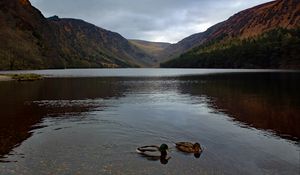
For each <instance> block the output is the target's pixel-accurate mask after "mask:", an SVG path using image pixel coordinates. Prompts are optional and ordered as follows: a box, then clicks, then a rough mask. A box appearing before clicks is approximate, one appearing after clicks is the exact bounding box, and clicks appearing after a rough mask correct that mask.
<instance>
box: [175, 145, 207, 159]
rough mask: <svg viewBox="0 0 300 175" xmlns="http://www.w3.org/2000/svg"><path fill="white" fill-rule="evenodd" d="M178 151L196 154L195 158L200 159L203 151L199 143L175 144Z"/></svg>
mask: <svg viewBox="0 0 300 175" xmlns="http://www.w3.org/2000/svg"><path fill="white" fill-rule="evenodd" d="M175 145H176V148H177V150H178V151H181V152H183V153H185V154H191V153H193V154H194V157H195V158H197V159H198V158H200V156H201V153H202V152H203V149H202V148H201V146H200V144H199V143H194V144H193V143H190V142H177V143H175Z"/></svg>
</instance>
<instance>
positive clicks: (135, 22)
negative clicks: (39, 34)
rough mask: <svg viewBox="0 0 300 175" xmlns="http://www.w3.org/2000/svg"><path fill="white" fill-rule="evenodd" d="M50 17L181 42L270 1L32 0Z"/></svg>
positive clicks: (131, 35) (127, 34)
mask: <svg viewBox="0 0 300 175" xmlns="http://www.w3.org/2000/svg"><path fill="white" fill-rule="evenodd" d="M30 1H31V3H32V4H33V5H34V6H35V7H37V8H38V9H39V10H41V11H42V13H43V14H44V15H45V16H46V17H49V16H53V15H58V16H59V17H61V18H78V19H83V20H85V21H87V22H90V23H93V24H95V25H97V26H99V27H102V28H105V29H108V30H111V31H114V32H118V33H120V34H121V35H123V36H124V37H125V38H128V39H142V40H149V41H163V42H172V43H174V42H177V41H179V40H181V39H183V38H185V37H187V36H189V35H191V34H194V33H198V32H202V31H205V30H206V29H207V28H208V27H210V26H212V25H214V24H216V23H218V22H221V21H224V20H226V19H228V18H229V17H230V16H232V15H233V14H235V13H237V12H239V11H241V10H244V9H247V8H249V7H253V6H255V5H258V4H262V3H264V2H268V1H270V0H30Z"/></svg>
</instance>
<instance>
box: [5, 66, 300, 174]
mask: <svg viewBox="0 0 300 175" xmlns="http://www.w3.org/2000/svg"><path fill="white" fill-rule="evenodd" d="M33 72H35V73H40V74H43V75H47V76H48V77H50V78H46V79H44V80H41V81H35V82H14V81H11V82H0V106H1V110H0V174H5V175H9V174H26V175H27V174H37V175H40V174H299V172H300V165H299V164H300V156H299V154H300V152H299V139H300V129H299V126H300V115H299V114H300V93H299V90H300V73H299V72H293V71H292V72H285V71H275V72H274V71H266V70H259V71H257V70H256V71H254V70H252V71H248V70H234V71H233V70H197V69H195V70H174V69H169V70H168V69H121V70H97V69H93V70H59V71H57V70H44V71H33ZM207 73H208V74H207ZM177 141H191V142H196V141H197V142H200V143H201V145H202V146H203V147H204V152H203V153H202V155H201V156H200V158H198V159H197V158H195V157H194V156H193V155H187V154H182V153H180V152H178V151H176V149H174V146H173V142H177ZM161 143H167V144H168V145H169V147H171V149H170V151H169V154H170V156H171V159H170V160H169V162H168V163H167V164H166V165H163V164H161V163H160V161H150V160H147V159H146V158H144V157H141V156H139V155H138V154H136V153H135V149H136V147H138V146H142V145H149V144H151V145H152V144H158V145H159V144H161Z"/></svg>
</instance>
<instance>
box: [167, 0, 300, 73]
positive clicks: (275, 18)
mask: <svg viewBox="0 0 300 175" xmlns="http://www.w3.org/2000/svg"><path fill="white" fill-rule="evenodd" d="M299 24H300V1H299V0H277V1H272V2H269V3H265V4H262V5H259V6H256V7H253V8H250V9H246V10H244V11H242V12H239V13H237V14H235V15H234V16H232V17H230V18H229V19H228V20H226V21H224V22H221V23H219V24H216V25H214V26H212V27H211V28H209V29H208V30H207V31H205V32H202V33H198V34H194V35H192V36H189V37H187V38H185V39H183V40H182V41H180V42H178V43H176V44H173V45H170V46H169V47H167V48H166V49H165V51H164V52H163V53H162V54H161V57H162V58H163V60H170V59H172V58H177V59H176V61H175V60H173V61H169V62H167V63H166V64H162V66H163V67H248V68H250V67H251V68H255V67H264V65H261V66H256V65H255V63H251V64H250V65H249V66H245V65H242V64H239V65H236V66H234V65H232V64H233V63H230V64H231V65H230V64H229V63H228V65H224V64H222V60H216V59H214V60H211V62H218V64H219V65H216V64H217V63H215V64H207V65H205V64H202V63H201V58H203V59H204V60H202V61H207V60H208V59H209V58H211V57H214V56H218V57H224V60H226V59H228V57H232V58H234V59H238V58H237V57H238V56H245V55H247V54H248V56H249V57H251V56H255V55H253V53H255V51H254V52H252V51H250V50H249V51H248V52H247V51H246V49H245V47H246V46H247V47H248V46H250V45H251V47H252V46H253V47H256V48H258V47H260V48H261V49H268V48H262V47H264V46H263V45H264V44H265V45H266V44H267V43H268V44H269V46H268V47H270V46H276V47H279V48H280V47H281V46H282V44H284V43H282V40H286V42H287V43H289V44H293V45H290V46H291V47H292V46H293V47H296V48H298V50H299V43H298V42H299V41H298V39H299V33H298V32H297V29H299V27H300V25H299ZM295 30H296V31H295ZM283 33H285V35H286V36H277V37H276V36H270V35H271V34H273V35H283ZM264 35H265V36H264ZM290 37H292V38H290ZM276 39H277V40H276ZM250 40H253V42H256V41H257V42H258V41H259V42H260V43H258V44H256V45H255V44H253V42H252V43H251V41H250ZM267 40H268V41H267ZM272 40H276V41H272ZM287 40H289V41H287ZM276 43H277V45H276ZM287 43H286V47H289V46H288V44H287ZM243 44H245V45H243ZM237 45H238V46H239V47H237ZM230 49H231V51H229V50H230ZM238 49H241V50H243V51H245V52H244V53H243V54H242V53H237V50H238ZM269 49H270V48H269ZM273 49H274V48H273ZM285 49H286V50H285V51H283V50H284V48H282V47H281V50H282V52H287V51H289V53H291V52H295V50H294V49H295V48H285ZM232 50H234V51H232ZM271 50H272V49H271ZM271 50H269V54H270V53H271ZM188 51H189V52H188ZM227 51H228V53H227ZM256 51H257V50H256ZM276 51H278V49H277V50H276ZM186 52H187V53H186ZM217 52H219V53H217ZM222 52H223V54H222ZM265 52H266V53H265ZM265 52H264V53H262V54H267V52H268V51H267V50H266V51H265ZM183 53H185V54H183ZM225 53H226V54H228V55H227V56H224V54H225ZM230 54H232V55H230ZM278 54H281V55H278V56H274V55H273V58H274V59H279V60H278V63H274V64H273V65H266V66H267V67H274V68H279V67H281V68H285V67H286V68H292V67H298V66H299V67H300V61H299V60H298V58H293V60H289V61H286V60H283V59H285V58H283V57H284V56H283V55H282V53H278ZM291 54H292V56H293V57H296V55H297V53H291ZM180 55H181V56H180ZM234 55H236V56H234ZM179 56H180V57H179ZM186 56H188V57H190V58H193V63H188V62H189V60H188V59H186ZM285 56H286V57H289V56H290V55H289V54H285ZM178 57H179V58H178ZM265 57H270V56H269V55H265ZM279 57H280V58H279ZM180 58H181V59H180ZM183 60H184V61H183ZM226 61H227V60H226ZM232 61H234V60H232ZM244 61H245V60H244ZM258 61H261V60H258ZM175 62H177V63H175ZM229 62H230V61H229ZM246 62H247V61H246ZM283 62H285V63H283ZM180 63H183V64H185V65H180Z"/></svg>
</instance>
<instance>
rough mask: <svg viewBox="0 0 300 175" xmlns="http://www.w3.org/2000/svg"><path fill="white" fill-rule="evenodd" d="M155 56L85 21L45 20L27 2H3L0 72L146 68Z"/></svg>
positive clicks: (16, 0) (11, 0) (0, 32)
mask: <svg viewBox="0 0 300 175" xmlns="http://www.w3.org/2000/svg"><path fill="white" fill-rule="evenodd" d="M152 64H153V61H152V56H149V55H147V54H146V53H145V52H143V51H142V50H141V49H139V48H138V47H136V46H134V45H132V44H130V43H129V41H128V40H127V39H125V38H124V37H122V36H121V35H119V34H117V33H115V32H111V31H108V30H105V29H102V28H100V27H97V26H95V25H92V24H89V23H87V22H84V21H82V20H76V19H59V18H58V17H52V18H49V19H47V18H45V17H44V16H43V15H42V14H41V12H40V11H39V10H38V9H36V8H34V7H33V6H32V5H31V4H30V2H29V1H28V0H1V2H0V70H8V69H11V70H13V69H45V68H75V67H76V68H80V67H85V68H89V67H143V66H149V65H152Z"/></svg>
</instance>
